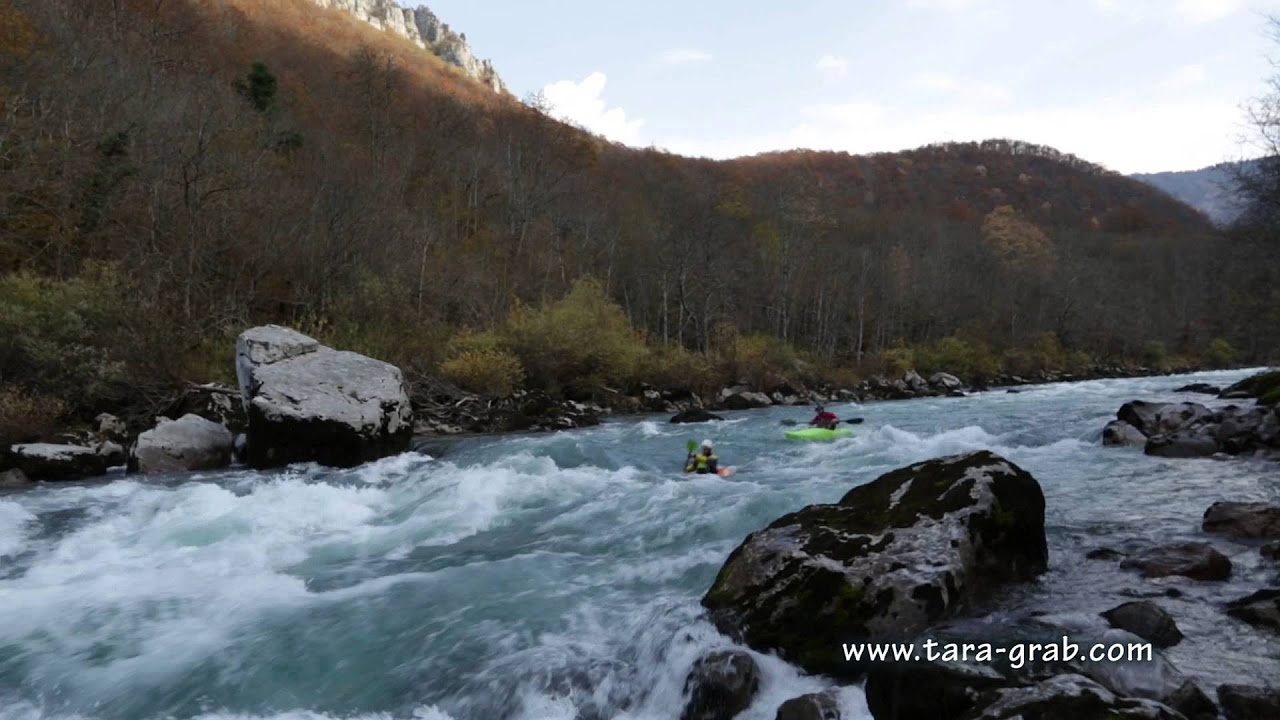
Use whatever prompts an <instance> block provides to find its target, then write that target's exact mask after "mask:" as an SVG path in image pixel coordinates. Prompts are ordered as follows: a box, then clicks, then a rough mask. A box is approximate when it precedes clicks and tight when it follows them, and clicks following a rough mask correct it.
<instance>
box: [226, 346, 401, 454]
mask: <svg viewBox="0 0 1280 720" xmlns="http://www.w3.org/2000/svg"><path fill="white" fill-rule="evenodd" d="M236 375H237V377H238V379H239V382H240V392H241V396H242V398H243V400H244V405H245V410H246V412H247V414H248V418H249V429H248V433H247V435H248V458H247V459H248V463H249V464H250V465H251V466H253V467H257V468H263V467H273V466H279V465H287V464H289V463H293V462H308V461H314V462H318V463H321V464H324V465H333V466H339V467H349V466H352V465H358V464H360V463H362V462H367V461H370V460H376V459H378V458H380V457H385V456H387V455H394V454H396V453H400V452H404V451H405V450H406V449H407V448H408V445H409V439H410V437H411V435H412V433H413V411H412V409H411V407H410V404H409V393H408V390H407V389H406V387H405V383H404V378H403V376H402V374H401V372H400V369H399V368H397V367H395V366H394V365H391V364H388V363H385V362H382V361H380V360H374V359H373V358H369V357H366V356H364V355H360V354H358V353H354V352H348V351H343V350H334V349H332V348H328V347H325V346H323V345H321V344H320V343H319V342H317V341H316V340H314V339H312V338H309V337H307V336H306V335H303V334H302V333H299V332H296V331H294V330H290V329H288V328H283V327H280V326H277V325H267V326H263V327H257V328H253V329H251V330H246V331H245V332H243V333H241V335H240V337H239V338H237V339H236Z"/></svg>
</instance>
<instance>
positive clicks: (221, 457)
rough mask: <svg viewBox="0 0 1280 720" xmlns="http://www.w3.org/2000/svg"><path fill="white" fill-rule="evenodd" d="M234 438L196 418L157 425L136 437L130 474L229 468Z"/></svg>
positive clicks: (191, 416)
mask: <svg viewBox="0 0 1280 720" xmlns="http://www.w3.org/2000/svg"><path fill="white" fill-rule="evenodd" d="M234 445H235V436H234V435H232V434H231V431H230V430H228V429H227V428H225V427H223V426H221V425H219V424H218V423H215V422H212V421H209V420H206V419H204V418H202V417H200V416H199V415H183V416H182V417H180V418H178V419H177V420H170V419H169V418H160V423H159V424H158V425H156V426H155V427H154V428H152V429H151V430H148V431H146V432H144V433H142V434H141V435H139V436H138V443H137V445H135V446H134V448H133V457H132V459H131V462H130V470H133V471H136V472H141V473H144V474H151V473H166V472H187V471H193V470H216V469H218V468H224V467H226V466H228V465H230V464H231V452H232V449H233V447H234Z"/></svg>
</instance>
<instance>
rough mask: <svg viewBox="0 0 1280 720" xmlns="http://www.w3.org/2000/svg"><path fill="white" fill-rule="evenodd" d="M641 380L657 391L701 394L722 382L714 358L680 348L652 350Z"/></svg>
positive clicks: (641, 374)
mask: <svg viewBox="0 0 1280 720" xmlns="http://www.w3.org/2000/svg"><path fill="white" fill-rule="evenodd" d="M640 376H641V379H643V380H644V381H645V382H648V383H650V384H652V385H654V386H656V387H661V388H679V389H685V390H691V391H693V392H698V393H705V392H710V391H711V390H713V389H714V388H715V385H716V383H717V382H718V381H719V380H720V378H718V377H717V374H716V371H715V366H714V363H712V362H711V359H710V358H708V357H707V356H706V355H704V354H702V353H697V352H692V351H690V350H687V349H685V348H683V347H680V346H678V345H673V346H670V347H659V348H655V349H653V350H651V351H650V352H649V353H648V355H647V356H646V357H645V360H644V364H643V368H642V370H641V373H640Z"/></svg>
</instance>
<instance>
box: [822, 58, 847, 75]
mask: <svg viewBox="0 0 1280 720" xmlns="http://www.w3.org/2000/svg"><path fill="white" fill-rule="evenodd" d="M818 72H821V73H825V74H827V75H844V74H845V73H847V72H849V61H848V60H845V59H844V58H842V57H836V56H835V55H823V56H822V57H821V58H820V59H819V60H818Z"/></svg>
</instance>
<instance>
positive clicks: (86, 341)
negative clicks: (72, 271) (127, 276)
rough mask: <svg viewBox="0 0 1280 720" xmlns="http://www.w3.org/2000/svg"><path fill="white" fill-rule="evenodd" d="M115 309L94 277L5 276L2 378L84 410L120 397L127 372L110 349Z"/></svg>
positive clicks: (0, 313)
mask: <svg viewBox="0 0 1280 720" xmlns="http://www.w3.org/2000/svg"><path fill="white" fill-rule="evenodd" d="M113 305H118V303H115V302H114V293H113V292H112V288H111V287H109V286H107V285H105V284H103V283H102V282H100V281H95V280H93V279H81V278H77V279H72V280H63V281H58V280H50V279H46V278H41V277H36V276H33V275H27V274H18V275H9V276H7V277H3V278H0V338H4V339H5V340H4V342H3V343H0V377H3V378H5V379H6V380H8V381H10V382H16V383H20V384H22V385H24V386H25V387H27V388H28V389H30V390H32V391H34V392H37V393H41V394H45V395H54V396H63V397H65V399H68V400H75V402H76V404H77V405H79V406H81V407H90V408H91V407H96V406H97V405H99V404H101V403H102V402H103V401H104V400H103V399H104V398H108V397H114V396H115V394H116V393H117V392H118V388H117V387H116V385H117V383H119V382H120V381H121V380H122V379H123V375H124V370H123V367H122V366H121V365H120V363H118V362H115V361H114V360H113V359H112V357H111V356H110V353H109V350H108V348H107V347H106V341H107V339H108V336H109V333H110V332H111V330H112V328H113V327H114V326H115V324H114V323H113V322H112V321H111V318H110V315H109V312H110V309H111V308H112V307H113Z"/></svg>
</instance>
